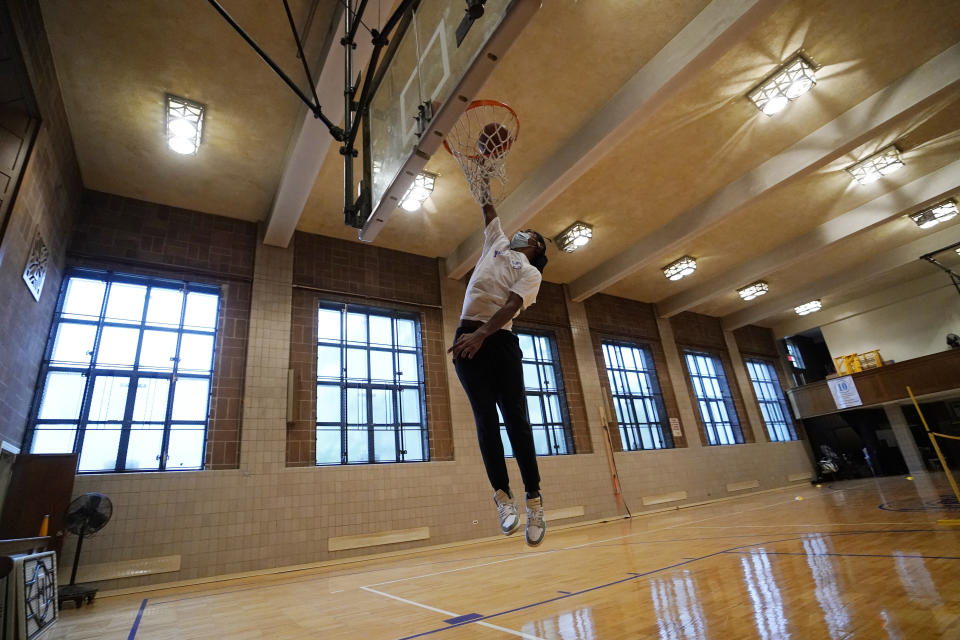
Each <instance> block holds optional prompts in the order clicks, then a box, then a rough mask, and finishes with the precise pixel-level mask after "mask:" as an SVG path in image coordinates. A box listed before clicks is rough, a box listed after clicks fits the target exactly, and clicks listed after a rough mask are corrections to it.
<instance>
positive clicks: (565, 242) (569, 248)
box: [554, 220, 593, 253]
mask: <svg viewBox="0 0 960 640" xmlns="http://www.w3.org/2000/svg"><path fill="white" fill-rule="evenodd" d="M592 237H593V227H591V226H590V225H589V224H587V223H586V222H580V221H579V220H578V221H577V222H574V223H573V224H572V225H570V226H569V227H567V228H566V229H564V230H563V231H561V232H560V234H559V235H557V237H556V238H555V239H554V241H555V242H556V243H557V246H558V247H560V248H561V249H562V250H564V251H566V252H567V253H573V252H574V251H576V250H577V249H579V248H580V247H582V246H584V245H586V244H587V243H588V242H590V239H591V238H592Z"/></svg>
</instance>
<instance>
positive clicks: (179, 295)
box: [147, 287, 183, 327]
mask: <svg viewBox="0 0 960 640" xmlns="http://www.w3.org/2000/svg"><path fill="white" fill-rule="evenodd" d="M182 307H183V292H182V291H180V290H178V289H162V288H160V287H153V288H151V289H150V299H149V301H148V302H147V324H157V325H162V326H165V327H179V326H180V311H181V309H182Z"/></svg>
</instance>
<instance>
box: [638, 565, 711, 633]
mask: <svg viewBox="0 0 960 640" xmlns="http://www.w3.org/2000/svg"><path fill="white" fill-rule="evenodd" d="M650 595H651V597H652V598H653V608H654V612H655V613H656V615H657V626H658V627H659V629H660V638H661V640H681V639H683V640H686V639H687V638H705V637H706V635H707V633H706V626H707V625H706V619H705V617H704V615H703V608H702V607H701V606H700V598H699V597H698V596H697V586H696V584H695V583H694V581H693V577H692V576H691V574H690V572H689V571H683V572H682V573H681V574H680V575H677V576H674V577H673V578H666V579H654V580H651V581H650Z"/></svg>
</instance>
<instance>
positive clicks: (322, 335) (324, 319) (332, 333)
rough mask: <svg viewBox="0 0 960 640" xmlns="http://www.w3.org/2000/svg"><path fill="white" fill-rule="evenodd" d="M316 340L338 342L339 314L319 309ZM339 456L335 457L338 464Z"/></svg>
mask: <svg viewBox="0 0 960 640" xmlns="http://www.w3.org/2000/svg"><path fill="white" fill-rule="evenodd" d="M317 338H318V339H319V340H335V341H337V342H339V341H340V312H339V311H335V310H333V309H320V311H319V312H318V313H317ZM339 459H340V456H339V454H338V455H337V461H338V462H339Z"/></svg>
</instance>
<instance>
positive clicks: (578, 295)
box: [570, 44, 960, 302]
mask: <svg viewBox="0 0 960 640" xmlns="http://www.w3.org/2000/svg"><path fill="white" fill-rule="evenodd" d="M958 82H960V44H955V45H954V46H952V47H950V48H949V49H947V50H946V51H944V52H942V53H941V54H939V55H938V56H936V57H934V58H933V59H931V60H929V61H927V62H926V63H925V64H923V65H922V66H920V67H918V68H916V69H915V70H913V71H912V72H910V73H909V74H907V75H906V76H903V77H902V78H901V79H900V80H898V81H896V82H894V83H893V84H891V85H890V86H888V87H886V88H884V89H881V90H880V91H878V92H876V93H874V94H873V95H872V96H870V97H869V98H867V99H866V100H864V101H863V102H861V103H860V104H858V105H856V106H854V107H853V108H851V109H849V110H848V111H847V112H845V113H844V114H842V115H841V116H840V117H838V118H836V119H835V120H833V121H832V122H829V123H827V124H826V125H824V126H822V127H820V128H819V129H817V130H816V131H814V132H813V133H811V134H809V135H808V136H806V137H805V138H803V139H802V140H800V141H799V142H797V143H796V144H794V145H793V146H792V147H790V148H789V149H787V150H786V151H784V152H782V153H780V154H779V155H776V156H774V157H772V158H770V159H769V160H767V161H766V162H764V163H763V164H761V165H759V166H758V167H756V168H755V169H753V170H752V171H750V172H748V173H746V174H744V175H743V176H741V177H740V178H739V179H738V180H736V181H735V182H732V183H730V184H729V185H727V186H726V187H724V188H723V189H721V190H719V191H717V192H716V193H714V194H713V195H712V196H710V197H709V198H707V199H706V200H704V201H703V202H701V203H699V204H697V205H695V206H693V207H690V208H689V209H687V210H686V211H683V212H682V213H680V214H679V215H677V216H675V217H674V218H673V219H672V220H670V221H669V222H668V223H667V224H665V225H663V226H662V227H660V228H659V229H657V230H656V231H654V232H652V233H650V234H648V235H647V236H645V237H643V238H641V239H640V240H639V241H638V242H635V243H634V244H633V245H631V246H630V247H628V248H627V249H625V250H624V251H622V252H621V253H620V254H618V255H616V256H614V257H613V258H611V259H609V260H607V261H606V262H604V263H603V264H601V265H600V266H598V267H597V268H596V269H594V270H592V271H590V272H588V273H586V274H584V275H583V276H581V277H579V278H577V279H576V280H574V281H573V282H572V283H570V295H571V298H572V299H573V300H575V301H577V302H581V301H583V300H585V299H586V298H588V297H590V296H592V295H593V294H595V293H598V292H600V291H602V290H604V289H606V288H607V287H609V286H611V285H613V284H614V283H616V282H618V281H619V280H621V279H623V278H624V277H626V276H628V275H630V274H631V273H633V272H635V271H637V270H638V269H640V268H642V267H645V266H649V265H651V264H654V263H658V261H660V260H661V256H663V255H664V254H665V253H667V252H670V253H671V254H672V253H678V254H679V253H682V252H683V245H684V244H685V243H686V242H688V241H689V240H691V239H693V238H694V237H696V236H698V235H700V234H702V233H704V232H705V231H707V230H708V229H710V228H712V227H714V226H716V225H717V224H719V223H720V222H722V221H723V220H725V219H727V218H728V217H729V216H730V215H732V214H733V213H734V212H736V211H738V210H740V209H741V208H742V207H744V206H746V205H747V204H749V203H751V202H753V201H754V200H756V199H757V198H758V197H759V196H761V195H762V194H764V193H766V192H768V191H770V190H771V189H773V188H775V187H778V186H781V185H783V184H785V183H787V182H788V181H792V180H796V179H798V178H800V177H802V176H805V175H808V174H810V173H812V172H813V171H815V170H816V169H818V168H819V167H822V166H824V165H826V164H828V163H829V162H831V161H833V160H835V159H836V158H839V157H840V156H842V155H843V154H845V153H848V152H850V151H852V150H853V149H855V148H856V147H857V146H859V145H861V144H863V143H864V142H866V141H868V140H869V139H870V138H871V137H872V136H874V135H876V134H877V132H878V131H880V130H882V129H883V128H884V127H886V126H889V124H890V123H891V122H892V121H894V120H896V119H898V118H901V117H904V116H905V115H907V114H908V113H909V112H911V111H913V110H915V109H917V108H919V107H922V106H923V104H924V102H926V101H928V100H930V99H931V98H933V97H935V96H936V95H937V94H938V93H939V92H941V91H943V90H944V89H947V88H949V87H950V86H951V85H954V84H956V83H958ZM658 266H659V264H658Z"/></svg>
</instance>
